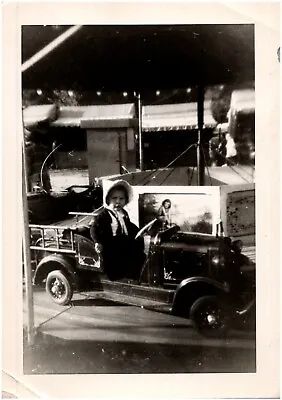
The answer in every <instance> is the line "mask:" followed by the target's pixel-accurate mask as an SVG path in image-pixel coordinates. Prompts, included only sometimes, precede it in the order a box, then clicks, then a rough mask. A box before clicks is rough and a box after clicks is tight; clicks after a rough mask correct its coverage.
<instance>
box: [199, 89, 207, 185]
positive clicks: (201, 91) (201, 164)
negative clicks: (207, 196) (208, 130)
mask: <svg viewBox="0 0 282 400" xmlns="http://www.w3.org/2000/svg"><path fill="white" fill-rule="evenodd" d="M204 97H205V91H204V87H203V85H201V84H200V85H199V86H198V107H197V111H198V112H197V114H198V144H197V177H198V186H203V185H204V184H205V164H204V156H203V149H202V142H203V140H202V137H203V127H204Z"/></svg>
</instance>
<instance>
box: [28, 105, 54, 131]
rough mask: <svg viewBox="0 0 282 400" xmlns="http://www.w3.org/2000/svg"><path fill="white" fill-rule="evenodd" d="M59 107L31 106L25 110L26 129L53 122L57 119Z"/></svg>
mask: <svg viewBox="0 0 282 400" xmlns="http://www.w3.org/2000/svg"><path fill="white" fill-rule="evenodd" d="M56 116H57V107H56V105H55V104H44V105H36V106H29V107H27V108H25V109H24V110H23V123H24V126H25V127H26V128H29V127H31V126H34V125H36V124H38V123H39V122H45V121H49V122H52V121H54V120H55V119H56Z"/></svg>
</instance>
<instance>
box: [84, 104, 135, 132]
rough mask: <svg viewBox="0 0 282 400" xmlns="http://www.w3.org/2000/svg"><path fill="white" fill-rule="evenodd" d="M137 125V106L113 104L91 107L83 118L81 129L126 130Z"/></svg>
mask: <svg viewBox="0 0 282 400" xmlns="http://www.w3.org/2000/svg"><path fill="white" fill-rule="evenodd" d="M134 125H137V119H136V117H135V106H134V103H132V104H111V105H100V106H89V107H88V109H87V110H86V111H85V113H84V114H83V116H82V118H81V125H80V126H81V128H86V129H93V128H125V127H130V126H134Z"/></svg>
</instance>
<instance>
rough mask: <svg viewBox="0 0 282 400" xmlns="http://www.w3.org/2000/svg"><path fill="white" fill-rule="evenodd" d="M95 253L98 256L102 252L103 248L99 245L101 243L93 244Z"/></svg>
mask: <svg viewBox="0 0 282 400" xmlns="http://www.w3.org/2000/svg"><path fill="white" fill-rule="evenodd" d="M94 248H95V251H96V252H97V253H98V254H99V253H101V252H102V250H103V246H102V245H101V243H95V245H94Z"/></svg>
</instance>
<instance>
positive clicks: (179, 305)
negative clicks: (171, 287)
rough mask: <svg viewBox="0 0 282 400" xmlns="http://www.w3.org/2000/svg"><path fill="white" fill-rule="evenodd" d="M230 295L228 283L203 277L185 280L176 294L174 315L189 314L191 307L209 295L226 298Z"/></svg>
mask: <svg viewBox="0 0 282 400" xmlns="http://www.w3.org/2000/svg"><path fill="white" fill-rule="evenodd" d="M228 293H230V286H229V285H228V283H227V282H224V283H221V282H218V281H216V280H215V279H212V278H209V277H203V276H193V277H191V278H187V279H184V280H183V281H182V282H181V283H180V284H179V285H178V286H177V288H176V291H175V293H174V296H173V304H172V313H173V314H176V315H183V314H188V313H189V311H190V307H191V306H192V304H193V303H194V302H195V301H196V300H197V299H198V298H199V297H201V296H207V295H222V296H224V295H227V294H228Z"/></svg>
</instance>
